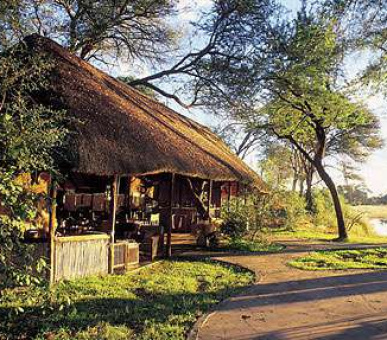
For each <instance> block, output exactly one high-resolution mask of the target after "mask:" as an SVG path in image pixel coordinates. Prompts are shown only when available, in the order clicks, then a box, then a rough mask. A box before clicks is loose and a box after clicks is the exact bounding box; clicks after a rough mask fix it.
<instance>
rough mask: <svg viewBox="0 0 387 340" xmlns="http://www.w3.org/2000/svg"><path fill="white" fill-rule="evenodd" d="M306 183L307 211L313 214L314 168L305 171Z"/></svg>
mask: <svg viewBox="0 0 387 340" xmlns="http://www.w3.org/2000/svg"><path fill="white" fill-rule="evenodd" d="M305 173H306V176H305V182H306V191H305V201H306V210H308V211H309V212H313V210H314V209H313V195H312V183H313V168H311V167H309V169H308V170H307V171H305Z"/></svg>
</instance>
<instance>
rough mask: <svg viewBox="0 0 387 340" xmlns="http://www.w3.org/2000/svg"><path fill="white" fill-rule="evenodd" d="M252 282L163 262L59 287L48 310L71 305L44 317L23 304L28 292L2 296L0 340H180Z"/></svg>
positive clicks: (217, 269) (210, 266) (235, 271)
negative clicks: (14, 313)
mask: <svg viewBox="0 0 387 340" xmlns="http://www.w3.org/2000/svg"><path fill="white" fill-rule="evenodd" d="M253 280H254V277H253V274H252V273H250V272H248V271H246V270H243V269H241V268H239V267H235V266H225V265H222V264H216V263H213V262H207V261H204V262H202V261H200V262H195V261H192V262H187V261H165V262H161V263H158V264H155V265H153V266H151V267H147V268H143V269H142V270H140V271H136V272H129V273H127V274H125V275H115V276H107V277H103V278H100V277H90V278H86V279H81V280H77V281H71V282H66V283H62V284H60V285H58V286H56V287H53V294H54V296H55V299H54V304H57V302H58V301H59V302H62V301H63V299H62V298H63V296H65V297H66V296H69V297H70V298H71V301H72V304H71V305H70V306H69V307H65V308H63V309H62V310H60V309H59V308H57V307H55V308H54V309H53V310H52V311H51V312H49V313H45V314H43V313H41V308H40V307H41V304H39V303H28V302H26V301H25V297H26V296H28V295H29V294H30V291H29V290H23V291H21V290H7V291H6V292H5V294H4V298H3V299H2V300H1V302H0V325H1V326H0V338H1V337H2V336H5V335H8V336H9V337H10V338H13V337H14V338H16V337H17V336H24V337H25V338H28V339H43V338H52V339H111V340H113V339H123V338H125V337H126V336H127V338H129V339H131V338H133V339H143V340H150V339H152V340H155V339H165V340H167V339H168V340H172V339H184V338H185V336H186V333H187V331H188V329H189V328H190V326H191V325H192V324H193V323H194V322H195V321H196V318H197V316H198V315H200V314H201V313H203V312H206V311H208V310H209V309H210V308H211V307H212V306H213V305H214V304H215V303H217V302H219V301H220V300H222V299H224V298H226V297H228V296H230V295H231V294H233V293H235V292H237V291H239V289H241V288H243V287H245V286H247V285H249V284H251V283H252V281H253ZM35 301H36V299H35ZM16 307H17V308H22V309H24V310H25V312H24V313H23V314H20V315H18V317H15V318H14V319H13V320H12V322H9V321H8V323H5V322H4V321H3V320H4V319H3V316H4V314H5V313H7V312H8V311H9V309H10V308H12V309H14V308H16ZM1 327H2V328H1Z"/></svg>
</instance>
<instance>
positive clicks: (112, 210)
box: [108, 175, 120, 274]
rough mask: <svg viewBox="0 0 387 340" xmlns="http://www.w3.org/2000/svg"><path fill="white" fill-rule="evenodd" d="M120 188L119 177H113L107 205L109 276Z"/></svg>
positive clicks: (112, 271)
mask: <svg viewBox="0 0 387 340" xmlns="http://www.w3.org/2000/svg"><path fill="white" fill-rule="evenodd" d="M119 187H120V176H119V175H114V177H113V180H112V184H111V188H110V204H109V225H110V246H109V264H108V266H109V274H113V273H114V240H115V231H116V230H115V229H116V212H117V194H118V190H119Z"/></svg>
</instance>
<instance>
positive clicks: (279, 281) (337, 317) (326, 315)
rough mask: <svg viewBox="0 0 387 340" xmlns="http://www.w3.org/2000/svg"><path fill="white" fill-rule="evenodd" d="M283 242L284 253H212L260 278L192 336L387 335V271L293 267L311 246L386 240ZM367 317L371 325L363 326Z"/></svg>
mask: <svg viewBox="0 0 387 340" xmlns="http://www.w3.org/2000/svg"><path fill="white" fill-rule="evenodd" d="M283 243H284V244H285V245H286V249H285V250H283V251H282V252H279V253H270V254H268V253H266V254H252V255H251V254H249V255H248V254H246V253H243V254H241V253H238V254H236V253H222V254H216V253H215V254H214V253H211V254H209V255H210V256H209V257H210V258H211V259H213V260H217V261H221V262H226V263H231V264H233V265H238V266H241V267H243V268H245V269H247V270H251V271H253V272H254V273H255V275H256V281H255V283H254V284H253V285H252V286H250V287H247V288H246V289H245V290H243V291H242V292H240V293H239V294H238V295H237V296H233V297H230V298H228V299H226V300H224V301H222V302H220V303H219V304H218V305H216V306H215V309H214V310H212V311H211V312H209V313H207V314H204V315H202V316H201V317H199V319H198V321H197V322H196V324H195V325H194V326H193V328H192V329H191V331H190V332H189V334H188V337H187V338H188V339H189V340H194V339H198V340H199V339H200V340H213V339H214V340H219V339H232V340H238V339H243V340H245V339H279V338H280V339H305V340H309V339H346V338H351V339H366V338H370V336H371V335H373V334H376V335H378V334H385V336H386V337H385V338H386V339H387V321H386V325H384V323H383V324H382V325H381V324H380V322H379V319H378V317H379V314H378V313H382V315H385V313H387V272H385V271H384V272H375V271H370V270H368V271H364V270H363V271H360V270H351V271H331V270H328V271H318V272H315V271H312V272H310V271H302V270H298V269H295V268H291V267H289V266H287V262H288V261H290V260H292V259H294V258H297V257H299V256H303V255H305V254H307V253H308V252H310V251H315V250H335V249H336V250H337V249H360V248H376V247H380V246H386V245H364V244H352V245H351V244H335V243H311V242H310V241H309V242H308V241H296V240H286V241H285V242H283ZM205 254H206V253H202V254H201V255H202V256H204V255H205ZM207 257H208V256H207ZM385 292H386V293H385ZM381 301H382V302H381ZM384 301H386V302H384ZM306 311H307V313H306ZM370 317H371V319H370ZM356 320H357V321H356ZM364 320H366V321H364ZM364 322H368V323H367V325H368V328H367V327H364V326H360V325H362V324H364ZM311 330H313V332H315V333H316V334H317V335H316V336H314V335H311V333H310V332H311ZM345 332H347V333H346V335H345V334H344V333H345ZM351 332H352V333H351ZM341 333H342V335H340V334H341ZM357 334H360V335H359V336H360V337H358V338H357V337H356V335H357ZM333 335H334V336H333Z"/></svg>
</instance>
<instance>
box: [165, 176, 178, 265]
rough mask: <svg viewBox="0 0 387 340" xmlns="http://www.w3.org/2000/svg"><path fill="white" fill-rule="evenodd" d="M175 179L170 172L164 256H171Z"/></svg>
mask: <svg viewBox="0 0 387 340" xmlns="http://www.w3.org/2000/svg"><path fill="white" fill-rule="evenodd" d="M175 180H176V176H175V174H174V173H172V174H171V187H170V189H171V192H170V204H169V221H168V224H167V245H166V248H165V257H167V258H168V257H171V256H172V225H173V203H174V201H175Z"/></svg>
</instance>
